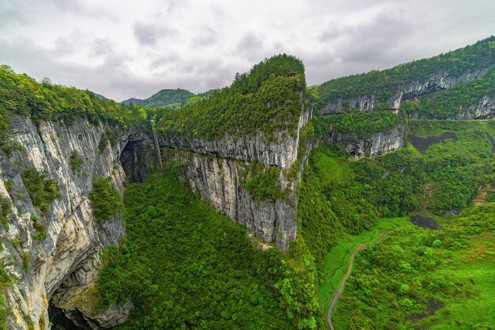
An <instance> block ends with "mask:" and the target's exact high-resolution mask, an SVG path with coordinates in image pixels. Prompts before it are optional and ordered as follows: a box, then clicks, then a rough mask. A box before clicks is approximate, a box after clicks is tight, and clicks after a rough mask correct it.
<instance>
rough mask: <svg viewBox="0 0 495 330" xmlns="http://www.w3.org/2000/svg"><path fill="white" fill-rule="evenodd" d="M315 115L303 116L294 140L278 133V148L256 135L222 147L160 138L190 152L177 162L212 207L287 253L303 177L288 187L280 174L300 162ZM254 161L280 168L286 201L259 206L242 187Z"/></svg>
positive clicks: (186, 139)
mask: <svg viewBox="0 0 495 330" xmlns="http://www.w3.org/2000/svg"><path fill="white" fill-rule="evenodd" d="M311 115H312V113H311V109H308V110H306V111H303V112H302V113H301V116H300V119H299V124H298V126H297V129H296V132H295V134H294V136H291V135H290V134H289V133H288V132H278V133H276V136H277V137H278V139H277V140H278V141H280V142H278V143H277V142H269V143H267V142H265V141H264V136H265V135H264V133H263V132H258V133H257V134H256V135H255V136H251V137H249V136H244V137H241V138H238V139H234V138H232V137H228V136H225V137H224V138H222V139H220V140H218V141H208V140H202V139H198V138H191V137H187V136H180V137H162V138H161V139H160V144H161V145H162V146H165V147H173V148H176V149H179V150H186V151H192V153H189V154H188V155H187V156H181V157H180V158H179V159H180V160H181V161H182V163H183V164H184V167H185V170H186V176H187V178H188V179H189V183H190V186H191V187H192V189H193V190H196V191H199V192H200V194H201V196H202V198H203V199H205V200H206V201H208V202H209V203H210V204H211V205H212V206H213V207H215V208H216V209H217V210H219V211H221V212H222V213H224V214H226V215H228V216H229V217H230V218H231V219H233V220H234V221H235V222H237V223H239V224H242V225H244V226H246V227H247V228H248V229H249V230H250V231H251V232H253V233H254V234H256V236H258V237H259V238H261V239H263V240H264V241H265V242H267V243H269V244H276V245H277V246H278V247H279V248H280V249H282V250H284V251H287V250H288V249H289V245H290V242H291V241H293V240H294V239H295V238H296V236H297V222H296V218H297V198H296V197H295V191H296V189H297V185H298V183H299V181H300V175H298V176H297V177H296V178H295V179H292V180H290V181H289V180H287V179H286V177H285V176H284V174H283V172H282V170H289V169H290V167H291V166H292V165H293V164H294V163H295V162H296V161H298V149H299V143H300V141H299V135H300V131H301V129H302V127H303V126H305V125H306V124H307V123H308V121H309V120H310V118H311ZM302 158H304V156H303V157H302ZM253 161H258V162H260V163H261V164H263V165H265V166H277V167H278V168H280V170H281V174H280V178H279V180H280V183H281V186H282V189H285V190H286V191H287V198H286V199H283V200H263V201H256V200H254V199H253V198H252V197H251V196H250V195H249V193H248V192H247V191H246V190H245V189H244V188H243V187H242V178H241V173H242V171H243V169H244V168H245V166H246V165H247V164H250V163H251V162H253ZM299 161H301V160H299ZM303 163H304V162H303ZM303 169H304V166H301V169H300V171H301V172H302V170H303Z"/></svg>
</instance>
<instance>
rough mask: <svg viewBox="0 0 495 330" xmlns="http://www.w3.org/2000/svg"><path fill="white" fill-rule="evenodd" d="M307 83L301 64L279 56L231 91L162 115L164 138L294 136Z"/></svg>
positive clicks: (244, 76)
mask: <svg viewBox="0 0 495 330" xmlns="http://www.w3.org/2000/svg"><path fill="white" fill-rule="evenodd" d="M305 90H306V83H305V78H304V66H303V64H302V62H301V61H300V60H298V59H296V58H294V57H292V56H288V55H278V56H274V57H272V58H270V59H268V60H265V61H263V62H261V63H260V64H258V65H255V66H254V67H253V68H252V69H251V71H250V72H249V73H246V74H237V75H236V77H235V81H234V82H233V83H232V85H231V86H230V87H226V88H223V89H220V90H218V91H216V92H215V93H214V94H212V95H210V96H209V97H208V98H207V99H204V100H200V101H198V102H196V103H193V104H188V105H186V106H184V107H183V108H181V109H178V110H169V111H167V112H165V113H163V115H162V117H161V119H160V121H159V125H158V127H159V130H160V132H162V133H163V134H173V135H189V136H195V137H202V138H206V139H219V138H221V137H223V136H224V135H225V134H228V135H231V136H235V137H237V136H240V135H253V134H255V132H257V131H261V132H264V133H265V134H266V139H267V140H273V139H275V136H274V134H273V133H274V132H275V131H284V130H288V132H289V134H294V133H295V128H296V127H297V123H298V120H299V115H300V113H301V103H302V102H303V100H304V94H305Z"/></svg>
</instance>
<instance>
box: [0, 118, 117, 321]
mask: <svg viewBox="0 0 495 330" xmlns="http://www.w3.org/2000/svg"><path fill="white" fill-rule="evenodd" d="M10 127H11V130H10V137H11V139H12V141H15V143H17V144H18V147H19V146H20V147H21V148H17V149H21V150H20V151H15V152H13V153H12V154H11V155H10V156H9V155H6V154H5V153H4V152H3V151H1V150H0V156H1V157H0V195H1V197H3V198H4V199H7V200H8V201H9V202H10V204H11V212H10V213H9V215H8V220H9V225H8V228H6V227H2V228H1V229H0V230H1V234H2V245H3V251H2V252H1V254H0V257H1V258H2V260H3V261H4V264H6V265H7V266H6V268H7V270H8V272H9V273H10V274H12V275H13V276H14V277H15V279H16V281H17V283H16V284H15V285H14V286H12V287H10V288H8V289H7V292H6V298H7V306H8V310H9V311H10V317H9V321H8V322H9V323H8V328H9V329H28V328H34V329H46V328H48V327H49V319H48V312H47V310H48V304H49V301H50V299H52V298H53V297H54V295H55V292H57V294H58V295H63V296H65V297H70V296H71V292H70V291H71V290H69V289H68V288H69V287H83V286H85V285H89V284H90V283H91V282H92V281H93V280H94V275H95V271H96V269H97V266H98V265H99V263H100V260H99V253H100V251H101V250H102V248H103V247H104V246H107V245H109V244H112V243H116V242H117V241H118V239H119V238H120V237H121V236H122V235H123V234H124V226H123V223H122V221H121V219H113V220H110V221H107V222H104V223H97V222H95V221H94V219H93V215H92V209H91V207H90V202H89V200H88V195H89V193H90V192H91V191H92V186H93V177H94V176H103V177H109V176H110V177H111V179H112V182H113V184H114V186H115V187H117V188H118V190H119V191H120V192H121V193H122V191H123V184H124V182H125V174H124V171H123V169H122V167H121V165H120V162H119V156H120V153H121V151H122V149H123V147H124V145H125V144H126V142H127V141H121V142H120V143H118V144H117V145H115V146H111V145H110V143H108V142H107V143H106V144H102V145H100V139H101V138H102V134H103V133H104V132H105V131H106V130H108V129H110V128H109V127H107V126H104V125H102V124H91V123H89V122H88V121H86V120H83V119H77V120H76V121H75V122H74V123H72V124H68V125H66V124H63V123H59V122H40V123H39V124H37V125H36V124H34V123H33V122H32V121H31V120H30V119H29V118H27V117H19V116H15V117H14V118H13V122H12V123H11V125H10ZM119 134H120V133H119ZM99 147H100V148H99ZM71 155H77V158H78V159H79V160H80V166H79V170H73V169H72V168H71V165H70V158H71ZM33 166H34V167H35V168H36V169H37V170H38V171H39V172H45V173H46V174H47V175H48V177H49V178H51V179H53V180H54V181H55V182H56V183H57V185H58V187H59V192H60V197H58V198H56V199H55V200H54V201H53V202H52V203H51V204H50V205H49V207H48V210H47V211H46V212H45V213H43V212H41V211H40V209H39V208H37V207H34V206H33V203H32V201H31V199H30V196H29V194H28V192H27V190H26V187H25V184H24V182H23V180H22V177H21V175H22V173H23V171H24V170H25V169H26V168H28V167H33ZM33 216H36V217H38V218H39V219H38V220H37V221H36V222H37V223H38V224H42V225H43V226H45V228H46V238H45V239H43V238H42V237H41V238H40V236H39V235H37V233H38V231H37V230H36V229H34V228H33V225H34V221H32V217H33ZM62 284H63V285H62ZM64 286H65V288H66V290H64V289H63V287H64ZM57 290H58V291H57ZM74 292H75V291H73V292H72V293H74ZM58 300H59V301H61V299H58Z"/></svg>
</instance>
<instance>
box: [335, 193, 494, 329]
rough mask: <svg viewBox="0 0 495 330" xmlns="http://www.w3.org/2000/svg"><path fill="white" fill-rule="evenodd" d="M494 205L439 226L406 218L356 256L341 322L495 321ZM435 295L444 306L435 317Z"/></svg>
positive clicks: (438, 325)
mask: <svg viewBox="0 0 495 330" xmlns="http://www.w3.org/2000/svg"><path fill="white" fill-rule="evenodd" d="M494 210H495V205H494V204H493V203H490V204H487V205H486V206H484V207H480V208H478V207H475V208H473V209H469V210H467V211H465V212H464V214H463V215H461V216H460V217H458V218H455V219H443V220H442V219H440V221H441V222H442V223H443V228H442V229H440V230H438V231H429V230H427V229H422V228H419V227H416V226H414V225H412V224H410V223H409V222H408V221H407V220H406V219H403V220H402V222H401V224H400V226H399V227H398V229H397V230H395V231H394V232H392V233H390V234H389V235H388V236H387V237H386V238H385V239H384V240H383V241H382V242H380V243H379V244H377V245H376V246H374V247H373V248H371V249H370V250H366V251H363V252H361V254H359V255H358V256H357V258H356V262H355V268H354V272H353V275H352V276H351V277H350V279H349V282H348V285H347V287H346V290H345V291H344V294H343V295H342V297H341V300H340V302H339V304H338V305H337V309H336V311H335V314H334V315H335V317H334V322H335V326H336V328H341V329H349V328H350V329H353V328H360V327H369V328H374V329H377V328H380V329H381V328H395V329H398V328H400V329H402V328H413V327H419V326H425V327H431V328H432V329H454V328H455V329H468V328H469V329H471V328H476V327H479V328H480V329H488V326H489V325H493V324H494V321H495V318H494V315H495V314H494V313H493V311H494V306H495V292H494V290H493V285H494V279H493V262H494V261H495V260H494V259H495V258H494V256H495V247H494V245H493V243H491V242H490V240H493V238H494V237H495V236H494V232H493V229H494V225H495V214H494V213H493V211H494ZM477 231H479V232H480V233H478V234H470V233H473V232H477ZM466 233H467V234H466ZM435 240H438V241H440V242H441V243H442V244H441V246H435V244H434V242H435ZM404 285H406V286H407V288H408V289H405V288H406V287H404ZM432 299H434V300H436V301H439V302H441V303H442V304H444V305H445V307H443V308H441V309H440V310H438V311H437V312H436V313H435V314H434V315H433V316H430V314H431V312H429V311H428V310H429V308H431V306H430V305H431V304H430V303H429V302H430V301H431V300H432ZM407 301H409V302H410V303H408V302H407ZM420 315H423V317H424V318H422V317H420Z"/></svg>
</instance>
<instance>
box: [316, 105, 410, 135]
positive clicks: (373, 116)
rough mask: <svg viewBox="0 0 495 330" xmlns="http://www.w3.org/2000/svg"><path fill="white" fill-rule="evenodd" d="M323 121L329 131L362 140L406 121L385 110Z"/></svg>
mask: <svg viewBox="0 0 495 330" xmlns="http://www.w3.org/2000/svg"><path fill="white" fill-rule="evenodd" d="M321 120H322V121H323V122H324V123H326V125H327V126H326V129H327V130H328V131H336V132H342V133H348V134H355V135H356V136H358V137H360V138H367V137H370V136H371V135H372V134H374V133H380V132H386V131H387V130H389V129H391V128H393V127H396V126H397V125H399V124H400V123H401V121H404V118H403V116H400V115H397V114H395V113H394V112H392V111H389V110H384V111H370V112H356V113H352V114H341V115H331V116H324V117H322V118H321Z"/></svg>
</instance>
